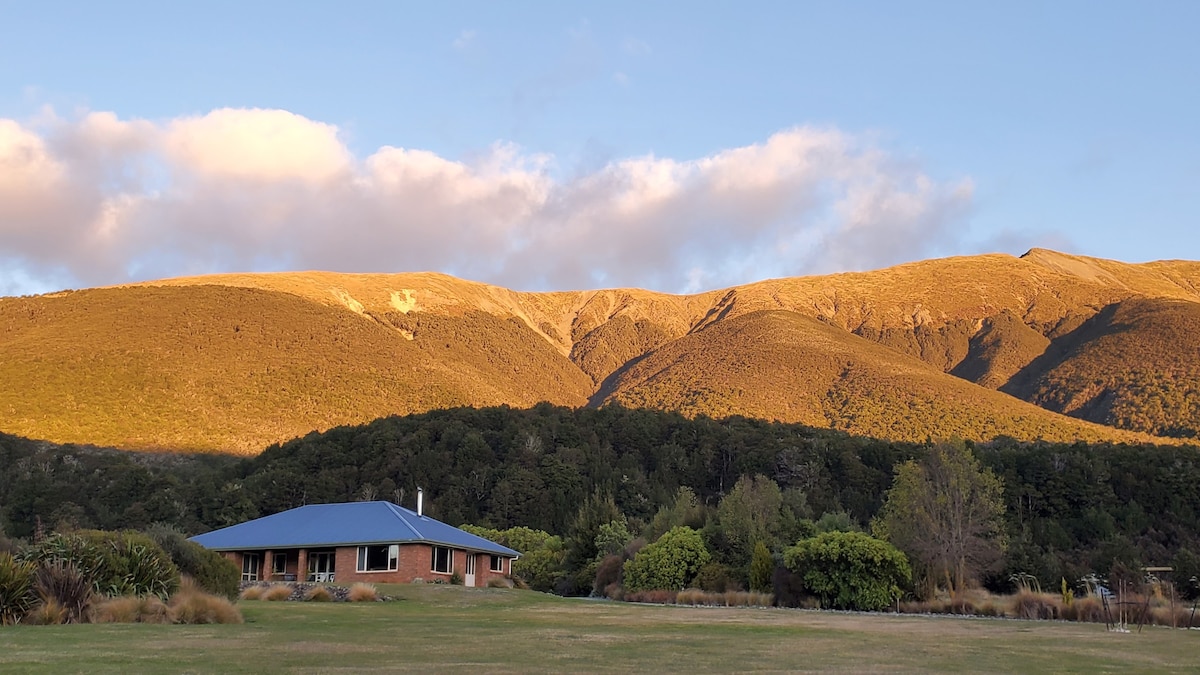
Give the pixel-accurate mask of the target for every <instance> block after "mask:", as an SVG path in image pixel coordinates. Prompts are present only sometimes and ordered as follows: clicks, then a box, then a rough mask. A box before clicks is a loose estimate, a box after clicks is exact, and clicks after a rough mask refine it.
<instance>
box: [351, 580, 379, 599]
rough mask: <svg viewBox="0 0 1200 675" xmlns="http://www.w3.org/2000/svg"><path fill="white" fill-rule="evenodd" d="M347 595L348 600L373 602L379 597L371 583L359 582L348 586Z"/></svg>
mask: <svg viewBox="0 0 1200 675" xmlns="http://www.w3.org/2000/svg"><path fill="white" fill-rule="evenodd" d="M347 597H348V598H349V599H350V602H375V601H376V600H378V599H379V591H377V590H376V589H375V586H373V585H371V584H364V583H362V582H359V583H356V584H354V585H353V586H351V587H350V594H349V595H348V596H347Z"/></svg>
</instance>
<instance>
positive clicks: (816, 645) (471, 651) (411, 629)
mask: <svg viewBox="0 0 1200 675" xmlns="http://www.w3.org/2000/svg"><path fill="white" fill-rule="evenodd" d="M380 591H381V592H382V593H384V594H386V595H389V596H393V597H397V598H398V600H395V601H390V602H381V603H262V602H259V603H246V604H243V605H242V610H243V613H244V615H245V618H246V624H244V625H208V626H159V625H148V624H128V625H112V624H105V625H75V626H50V627H38V626H15V627H8V628H4V629H3V630H2V632H0V640H2V642H3V644H4V649H3V650H0V671H4V672H84V671H86V672H181V671H200V672H225V673H237V672H262V671H263V670H264V668H266V669H267V670H271V671H275V672H287V671H304V672H328V671H333V670H342V671H353V672H363V671H370V670H387V671H397V670H412V671H427V670H430V669H433V670H468V669H471V670H484V671H487V672H550V671H554V672H559V671H589V672H594V671H605V672H626V671H694V672H728V671H746V670H760V671H796V670H814V671H816V670H820V671H825V670H853V671H857V672H866V671H879V670H890V671H901V672H916V671H931V670H936V671H964V670H967V671H984V670H986V671H991V672H1033V671H1037V672H1047V671H1090V672H1097V671H1118V670H1119V671H1129V672H1138V671H1143V672H1149V671H1154V672H1170V671H1185V670H1190V669H1194V667H1195V662H1196V661H1195V659H1196V657H1195V655H1196V653H1197V651H1198V649H1200V633H1197V632H1195V631H1171V630H1168V629H1163V628H1146V629H1145V631H1144V632H1142V633H1141V634H1138V633H1129V634H1113V633H1108V632H1106V631H1105V630H1104V627H1103V626H1101V625H1095V624H1073V623H1060V622H1031V621H1016V620H999V619H960V618H949V617H913V616H904V615H889V614H877V615H859V614H840V613H826V612H810V611H800V610H783V609H752V608H702V607H675V606H665V607H664V606H646V605H631V604H626V603H615V602H596V601H587V600H571V599H563V598H556V597H553V596H547V595H542V594H538V593H533V592H530V591H517V590H501V589H464V588H457V587H450V586H433V585H423V586H381V587H380ZM247 654H253V655H254V658H253V659H247V658H246V655H247Z"/></svg>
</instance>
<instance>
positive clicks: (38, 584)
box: [33, 560, 95, 623]
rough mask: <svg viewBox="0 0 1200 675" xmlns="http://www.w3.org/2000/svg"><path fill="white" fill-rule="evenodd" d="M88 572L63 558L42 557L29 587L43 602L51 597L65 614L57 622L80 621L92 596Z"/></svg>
mask: <svg viewBox="0 0 1200 675" xmlns="http://www.w3.org/2000/svg"><path fill="white" fill-rule="evenodd" d="M93 583H94V582H93V580H92V577H91V575H89V574H85V573H84V572H82V571H81V570H80V569H79V568H78V567H76V566H75V564H74V563H71V562H68V561H65V560H50V561H42V562H41V563H40V564H39V565H38V566H37V570H36V571H35V572H34V573H33V588H34V592H36V593H37V595H38V597H39V598H41V599H42V603H43V604H48V603H50V602H51V601H54V602H55V603H56V604H57V605H58V606H59V607H62V609H63V611H64V612H65V614H64V615H63V620H62V621H61V622H60V623H82V622H83V621H85V620H86V619H87V613H88V608H89V607H91V604H92V600H93V598H94V597H95V591H94V590H93Z"/></svg>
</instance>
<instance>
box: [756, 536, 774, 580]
mask: <svg viewBox="0 0 1200 675" xmlns="http://www.w3.org/2000/svg"><path fill="white" fill-rule="evenodd" d="M774 572H775V559H774V558H772V557H771V551H770V549H768V548H767V545H766V544H764V543H763V542H761V541H758V542H755V543H754V553H753V554H752V555H751V556H750V590H752V591H762V592H766V591H770V590H771V575H772V574H773V573H774Z"/></svg>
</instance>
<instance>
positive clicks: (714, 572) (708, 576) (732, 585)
mask: <svg viewBox="0 0 1200 675" xmlns="http://www.w3.org/2000/svg"><path fill="white" fill-rule="evenodd" d="M693 581H694V582H695V584H696V585H697V586H699V587H700V589H701V590H705V591H710V592H713V593H724V592H725V591H736V590H739V586H738V582H737V579H736V575H735V574H734V572H733V569H732V568H730V567H729V566H728V565H722V564H721V563H719V562H715V561H710V562H707V563H705V564H703V565H701V566H700V569H699V570H697V571H696V578H695V579H694V580H693Z"/></svg>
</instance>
